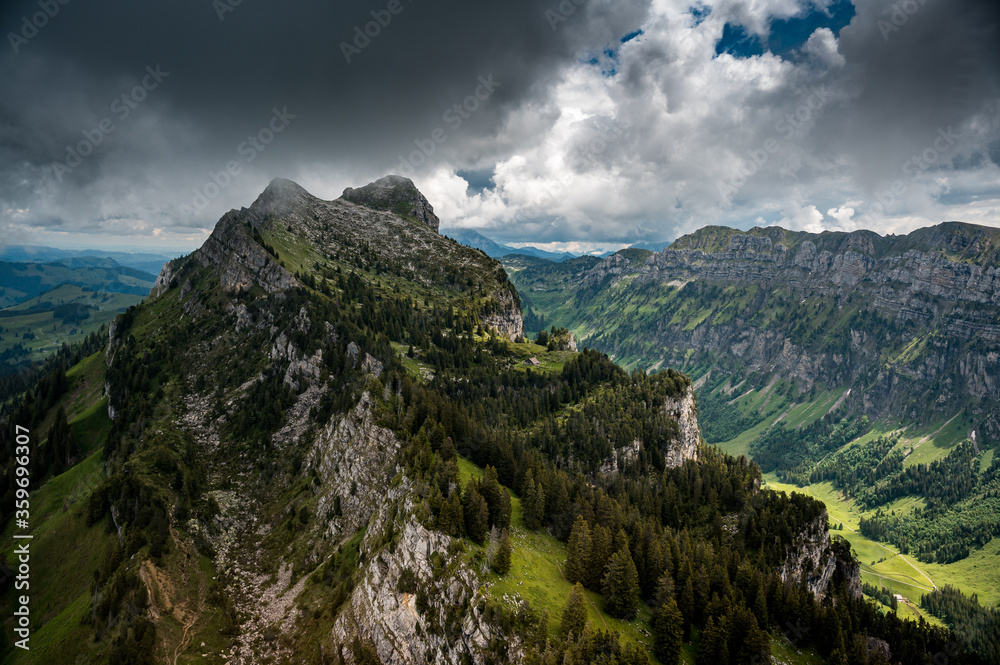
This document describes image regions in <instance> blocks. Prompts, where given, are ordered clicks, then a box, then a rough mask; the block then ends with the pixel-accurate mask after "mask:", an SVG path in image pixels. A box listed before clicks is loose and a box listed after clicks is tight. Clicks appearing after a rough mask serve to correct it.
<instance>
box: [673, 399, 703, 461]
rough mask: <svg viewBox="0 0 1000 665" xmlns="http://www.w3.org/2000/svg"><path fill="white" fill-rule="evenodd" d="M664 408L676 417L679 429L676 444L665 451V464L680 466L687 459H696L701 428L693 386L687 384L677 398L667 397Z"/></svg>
mask: <svg viewBox="0 0 1000 665" xmlns="http://www.w3.org/2000/svg"><path fill="white" fill-rule="evenodd" d="M664 408H665V409H666V411H667V413H669V414H670V415H672V416H673V417H674V418H676V419H677V427H678V429H679V430H680V438H679V440H678V442H677V445H676V446H672V447H671V448H670V452H668V453H667V456H666V461H667V466H668V467H673V466H680V465H681V464H683V463H684V462H685V461H687V460H689V459H690V460H697V459H698V444H700V443H701V430H699V429H698V405H697V402H696V400H695V392H694V388H692V387H690V386H689V387H688V389H687V392H685V393H684V395H683V396H682V397H680V398H679V399H668V400H667V402H666V405H665V406H664Z"/></svg>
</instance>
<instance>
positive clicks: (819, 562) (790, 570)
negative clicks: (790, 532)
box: [778, 511, 861, 599]
mask: <svg viewBox="0 0 1000 665" xmlns="http://www.w3.org/2000/svg"><path fill="white" fill-rule="evenodd" d="M827 519H828V518H827V514H826V511H824V512H823V514H822V515H820V516H819V518H817V519H816V520H815V521H814V522H812V523H810V524H807V525H806V526H805V527H804V528H803V529H802V531H801V532H799V534H798V537H797V539H796V543H795V545H794V546H792V547H790V548H789V550H788V551H787V552H786V558H785V562H784V563H783V564H782V566H781V568H780V569H779V571H778V572H779V574H780V575H781V579H782V581H784V582H790V583H792V584H798V583H799V582H800V581H801V580H802V579H803V577H804V578H805V581H806V586H807V588H808V589H809V591H810V592H812V594H813V595H814V596H816V598H817V599H822V598H823V597H824V596H825V595H826V593H827V591H828V590H829V588H830V583H831V582H832V581H833V577H834V574H835V573H836V572H837V571H838V570H840V571H841V573H843V575H844V576H845V578H846V580H847V588H848V592H849V593H850V594H851V596H852V597H854V598H860V597H861V569H860V567H859V566H858V565H857V563H855V562H854V561H852V560H850V559H849V558H844V557H838V556H837V553H836V551H835V549H834V547H833V544H832V542H831V540H830V532H829V531H827V528H826V525H827Z"/></svg>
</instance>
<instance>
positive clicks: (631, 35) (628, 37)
mask: <svg viewBox="0 0 1000 665" xmlns="http://www.w3.org/2000/svg"><path fill="white" fill-rule="evenodd" d="M642 34H643V33H642V30H635V31H633V32H630V33H628V34H627V35H625V36H624V37H622V44H627V43H629V42H630V41H632V40H633V39H635V38H636V37H638V36H640V35H642Z"/></svg>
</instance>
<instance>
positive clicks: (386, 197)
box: [341, 175, 441, 231]
mask: <svg viewBox="0 0 1000 665" xmlns="http://www.w3.org/2000/svg"><path fill="white" fill-rule="evenodd" d="M341 198H342V199H344V200H345V201H350V202H351V203H357V204H358V205H363V206H367V207H369V208H374V209H376V210H391V211H393V212H395V213H397V214H400V215H404V216H406V217H413V218H414V219H417V220H420V221H421V222H423V223H424V224H426V225H427V226H429V227H431V228H432V229H434V231H437V230H438V228H440V226H441V220H440V219H438V217H437V215H435V214H434V208H433V207H432V206H431V204H430V203H429V202H428V201H427V199H426V198H424V195H423V194H421V193H420V190H418V189H417V187H416V185H414V184H413V181H412V180H410V179H409V178H404V177H402V176H398V175H387V176H385V177H384V178H380V179H379V180H376V181H375V182H372V183H369V184H367V185H365V186H364V187H358V188H354V187H348V188H347V189H345V190H344V194H343V196H341Z"/></svg>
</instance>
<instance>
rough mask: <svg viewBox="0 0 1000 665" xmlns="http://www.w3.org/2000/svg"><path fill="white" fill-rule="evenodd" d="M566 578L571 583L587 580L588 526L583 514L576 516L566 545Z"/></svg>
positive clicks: (589, 543)
mask: <svg viewBox="0 0 1000 665" xmlns="http://www.w3.org/2000/svg"><path fill="white" fill-rule="evenodd" d="M566 549H567V553H566V579H567V580H569V581H570V582H571V583H574V584H575V583H577V582H580V583H583V582H585V581H587V578H588V573H589V570H588V568H589V566H590V551H591V541H590V526H589V525H588V524H587V520H585V519H584V518H583V516H580V517H577V518H576V522H574V523H573V530H572V531H571V532H570V534H569V543H568V544H567V546H566Z"/></svg>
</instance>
